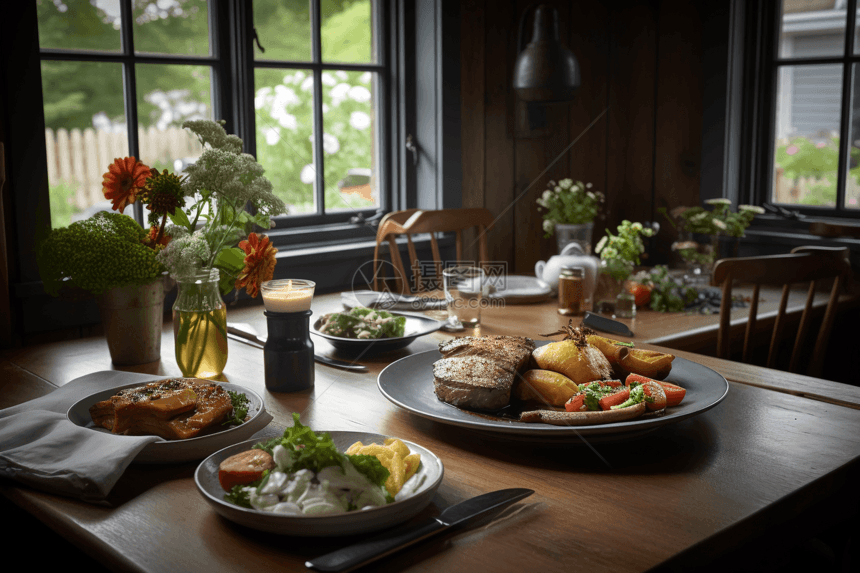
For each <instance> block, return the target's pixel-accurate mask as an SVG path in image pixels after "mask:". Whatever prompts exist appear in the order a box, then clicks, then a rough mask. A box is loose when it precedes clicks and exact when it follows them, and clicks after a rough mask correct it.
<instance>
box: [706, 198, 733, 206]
mask: <svg viewBox="0 0 860 573" xmlns="http://www.w3.org/2000/svg"><path fill="white" fill-rule="evenodd" d="M705 203H707V204H708V205H731V204H732V202H731V200H729V199H724V198H722V197H719V198H717V199H708V200H707V201H705Z"/></svg>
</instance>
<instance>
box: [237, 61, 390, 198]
mask: <svg viewBox="0 0 860 573" xmlns="http://www.w3.org/2000/svg"><path fill="white" fill-rule="evenodd" d="M321 79H322V91H323V93H322V105H323V134H322V140H323V154H324V158H323V163H324V166H325V173H324V175H325V177H324V179H325V204H326V209H327V210H335V209H362V208H367V207H372V206H374V205H375V204H377V203H378V198H377V197H376V195H375V192H374V196H373V198H372V200H368V199H365V198H363V197H361V196H359V195H354V194H351V195H347V194H342V193H341V191H340V188H339V187H338V182H339V181H342V180H344V179H346V178H347V177H348V175H350V171H351V170H356V169H361V170H365V172H366V171H367V170H374V168H375V164H374V163H375V162H374V157H373V148H374V145H373V137H374V136H373V134H374V125H373V124H374V122H373V93H372V76H371V73H370V72H363V71H352V72H348V71H344V70H337V71H324V72H323V73H322V78H321ZM313 88H314V86H313V74H312V72H311V71H310V70H273V69H258V70H257V71H256V91H255V98H254V107H255V110H256V121H257V160H258V161H259V162H260V164H262V165H263V166H264V167H265V169H266V176H267V177H268V179H269V180H270V181H271V182H272V184H273V186H274V193H275V195H276V196H277V197H279V198H280V199H282V200H283V201H284V202H285V203H286V204H287V205H288V207H289V210H290V213H308V212H313V211H314V210H315V205H314V183H315V181H316V173H317V163H316V162H315V161H314V149H313V137H314V133H313Z"/></svg>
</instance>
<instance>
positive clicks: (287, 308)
mask: <svg viewBox="0 0 860 573" xmlns="http://www.w3.org/2000/svg"><path fill="white" fill-rule="evenodd" d="M315 286H316V283H314V282H312V281H305V280H296V279H282V280H276V281H266V282H264V283H263V284H262V285H261V288H260V291H261V292H262V293H263V304H264V305H265V307H266V310H268V311H269V312H302V311H305V310H310V308H311V301H312V300H313V296H314V287H315Z"/></svg>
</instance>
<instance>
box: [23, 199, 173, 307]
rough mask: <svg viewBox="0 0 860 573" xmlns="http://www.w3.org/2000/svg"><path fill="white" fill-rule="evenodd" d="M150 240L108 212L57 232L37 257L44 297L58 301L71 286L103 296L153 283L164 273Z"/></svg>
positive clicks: (128, 221) (130, 223)
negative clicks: (121, 289) (64, 290)
mask: <svg viewBox="0 0 860 573" xmlns="http://www.w3.org/2000/svg"><path fill="white" fill-rule="evenodd" d="M146 236H147V233H146V231H144V230H143V229H142V228H141V227H140V225H138V224H137V222H136V221H135V220H134V219H132V218H131V217H128V216H126V215H121V214H119V213H106V212H102V213H98V214H96V215H94V216H93V217H90V218H89V219H85V220H83V221H78V222H77V223H72V224H71V225H69V226H68V227H63V228H60V229H54V230H53V231H51V233H50V234H49V236H48V238H47V239H46V240H45V241H43V242H42V244H41V245H39V251H38V254H37V258H38V262H39V272H40V274H41V275H42V282H43V283H44V285H45V292H47V293H48V294H50V295H52V296H57V295H58V294H59V293H60V289H61V288H62V287H64V286H68V287H77V288H81V289H84V290H87V291H89V292H91V293H93V294H101V293H102V292H104V291H105V290H108V289H111V288H114V287H120V286H130V285H139V284H145V283H147V282H150V281H152V280H153V279H154V278H156V277H158V276H160V275H161V274H162V273H163V272H164V267H163V266H162V265H161V263H159V262H158V261H156V259H155V255H156V252H155V251H154V250H152V249H151V248H149V247H147V246H146V245H145V244H144V243H143V242H142V241H143V239H144V238H145V237H146Z"/></svg>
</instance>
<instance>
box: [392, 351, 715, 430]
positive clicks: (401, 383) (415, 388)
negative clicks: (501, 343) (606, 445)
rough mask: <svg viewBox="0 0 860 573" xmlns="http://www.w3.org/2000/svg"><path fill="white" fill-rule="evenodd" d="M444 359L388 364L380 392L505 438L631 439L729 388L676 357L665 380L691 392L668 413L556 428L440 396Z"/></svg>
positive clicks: (429, 354) (419, 357) (694, 412)
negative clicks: (436, 382) (438, 369)
mask: <svg viewBox="0 0 860 573" xmlns="http://www.w3.org/2000/svg"><path fill="white" fill-rule="evenodd" d="M550 342H551V341H548V340H545V341H544V340H542V341H538V342H536V344H537V345H538V346H543V345H544V344H549V343H550ZM440 358H442V355H441V353H440V352H439V351H438V350H428V351H426V352H420V353H418V354H412V355H410V356H406V357H404V358H401V359H400V360H398V361H396V362H393V363H391V364H389V365H388V366H387V367H386V368H385V369H384V370H383V371H382V372H380V373H379V377H378V379H377V386H378V387H379V391H380V392H382V395H383V396H385V397H386V398H387V399H388V400H390V401H391V402H392V403H394V404H396V405H397V406H399V407H401V408H403V409H405V410H408V411H409V412H412V413H413V414H416V415H418V416H421V417H423V418H428V419H430V420H434V421H436V422H440V423H442V424H450V425H454V426H459V427H463V428H468V429H471V430H476V431H480V432H483V433H487V434H492V435H496V436H498V437H501V438H504V439H514V440H522V441H530V442H531V441H536V442H543V443H560V442H563V443H567V442H570V443H576V442H582V440H583V438H587V439H588V441H592V442H593V441H616V440H623V439H627V438H630V437H634V436H637V435H640V434H643V433H646V432H650V431H652V430H656V429H658V428H661V427H663V426H665V425H668V424H674V423H676V422H680V421H681V420H686V419H688V418H691V417H693V416H698V415H699V414H702V413H703V412H706V411H707V410H710V409H711V408H713V407H714V406H716V405H717V404H719V403H720V402H722V401H723V399H724V398H725V397H726V394H727V393H728V391H729V383H728V382H727V381H726V379H725V378H724V377H723V376H722V375H721V374H719V373H718V372H715V371H714V370H711V369H710V368H708V367H706V366H702V365H701V364H697V363H695V362H692V361H690V360H685V359H683V358H679V357H676V358H675V360H674V361H673V362H672V371H671V373H670V374H669V376H668V377H667V378H666V381H667V382H672V383H673V384H678V385H679V386H682V387H683V388H685V389H686V390H687V394H686V395H685V397H684V400H683V401H682V402H681V403H680V404H679V405H678V406H675V407H672V408H668V409H667V411H666V414H665V415H663V416H660V417H647V416H646V417H640V418H636V419H633V420H628V421H624V422H615V423H611V424H595V425H590V426H554V425H551V424H544V423H534V422H520V421H519V420H516V419H510V420H508V419H499V418H496V417H490V416H486V415H484V414H482V413H476V412H470V411H468V410H464V409H460V408H457V407H456V406H453V405H451V404H448V403H447V402H443V401H441V400H439V399H438V398H437V397H436V393H435V392H434V390H433V363H434V362H436V361H437V360H439V359H440Z"/></svg>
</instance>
